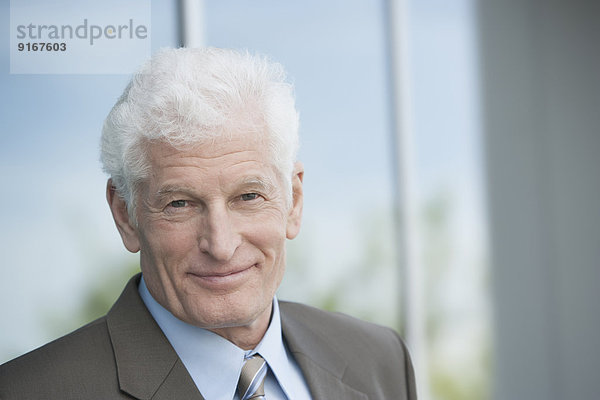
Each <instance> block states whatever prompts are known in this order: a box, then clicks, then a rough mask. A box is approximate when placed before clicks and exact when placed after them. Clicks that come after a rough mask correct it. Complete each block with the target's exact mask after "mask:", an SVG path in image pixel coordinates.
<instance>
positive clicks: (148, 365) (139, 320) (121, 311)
mask: <svg viewBox="0 0 600 400" xmlns="http://www.w3.org/2000/svg"><path fill="white" fill-rule="evenodd" d="M139 280H140V275H139V274H138V275H137V276H135V277H134V278H132V279H131V280H130V281H129V283H128V284H127V286H126V287H125V290H124V291H123V293H122V294H121V297H119V299H118V300H117V302H116V303H115V305H114V306H113V307H112V308H111V310H110V311H109V312H108V314H107V317H106V320H107V325H108V330H109V334H110V338H111V342H112V345H113V350H114V354H115V360H116V363H117V373H118V378H119V385H120V388H121V390H123V391H124V392H126V393H128V394H130V395H131V396H133V397H135V398H138V399H157V400H158V399H168V398H171V399H173V398H185V399H202V396H201V395H200V392H199V391H198V389H197V388H196V385H195V384H194V381H193V380H192V378H191V377H190V375H189V374H188V372H187V370H186V369H185V367H184V366H183V364H182V363H181V360H179V357H178V356H177V353H175V350H173V348H172V347H171V344H170V343H169V341H168V340H167V338H166V337H165V336H164V334H163V333H162V331H161V330H160V328H159V326H158V325H157V324H156V322H155V321H154V319H153V318H152V315H151V314H150V312H149V311H148V309H147V308H146V306H145V305H144V303H143V301H142V299H141V298H140V296H139V294H138V290H137V285H138V283H139Z"/></svg>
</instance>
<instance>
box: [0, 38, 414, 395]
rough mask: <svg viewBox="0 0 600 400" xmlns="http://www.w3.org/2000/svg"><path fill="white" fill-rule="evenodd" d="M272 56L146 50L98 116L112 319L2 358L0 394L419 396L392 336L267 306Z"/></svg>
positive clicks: (283, 173)
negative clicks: (113, 281) (119, 280)
mask: <svg viewBox="0 0 600 400" xmlns="http://www.w3.org/2000/svg"><path fill="white" fill-rule="evenodd" d="M284 79H285V77H284V72H283V70H282V68H281V67H280V66H279V65H278V64H273V63H270V62H268V61H267V60H266V59H264V58H261V57H257V56H252V55H249V54H246V53H238V52H235V51H230V50H218V49H177V50H174V49H171V50H163V51H161V52H159V53H158V54H156V55H155V56H154V57H153V58H152V60H150V62H149V63H147V64H146V65H145V66H144V67H143V68H142V69H141V70H140V71H139V72H138V73H137V74H136V75H135V76H134V78H133V79H132V81H131V83H130V84H129V86H128V87H127V88H126V90H125V92H124V93H123V95H122V96H121V98H120V99H119V101H118V102H117V104H116V105H115V106H114V108H113V109H112V111H111V112H110V114H109V115H108V117H107V119H106V122H105V125H104V129H103V133H102V162H103V164H104V169H105V170H106V172H107V173H108V174H109V175H110V179H109V180H108V185H107V190H106V195H107V199H108V204H109V206H110V209H111V211H112V215H113V218H114V221H115V224H116V226H117V229H118V231H119V233H120V235H121V238H122V240H123V243H124V245H125V247H126V248H127V250H129V251H131V252H134V253H135V252H139V253H140V266H141V270H142V274H141V275H138V276H135V277H134V278H133V279H132V280H131V281H130V282H129V283H128V284H127V286H126V287H125V289H124V291H123V293H122V295H121V297H120V298H119V299H118V300H117V302H116V303H115V305H114V306H113V307H112V308H111V310H110V311H109V312H108V314H107V315H106V316H104V317H102V318H100V319H98V320H96V321H93V322H91V323H90V324H88V325H86V326H84V327H82V328H80V329H79V330H77V331H75V332H73V333H71V334H69V335H67V336H65V337H62V338H60V339H58V340H56V341H54V342H52V343H50V344H48V345H45V346H43V347H41V348H40V349H37V350H35V351H33V352H31V353H29V354H26V355H24V356H21V357H19V358H17V359H15V360H13V361H10V362H8V363H6V364H4V365H3V366H2V367H0V398H2V399H120V398H123V399H126V398H127V399H130V398H136V399H202V398H204V399H207V400H212V399H228V400H229V399H241V400H245V399H264V398H266V399H269V400H275V399H290V400H301V399H310V398H312V399H327V400H330V399H345V400H349V399H394V400H401V399H415V398H416V395H415V385H414V377H413V371H412V366H411V363H410V359H409V356H408V354H407V351H406V349H405V347H404V345H403V343H402V341H401V340H400V338H399V337H398V336H397V335H396V333H395V332H393V331H392V330H390V329H387V328H383V327H379V326H375V325H372V324H368V323H365V322H361V321H358V320H355V319H353V318H350V317H347V316H344V315H340V314H331V313H326V312H323V311H319V310H316V309H313V308H310V307H307V306H304V305H300V304H292V303H286V302H279V301H277V299H276V298H275V292H276V290H277V288H278V286H279V284H280V282H281V279H282V277H283V273H284V269H285V241H286V239H293V238H294V237H295V236H296V235H297V234H298V231H299V229H300V221H301V216H302V201H303V196H302V179H303V167H302V164H300V163H299V162H295V157H296V151H297V147H298V134H297V132H298V116H297V112H296V110H295V105H294V99H293V95H292V88H291V86H290V85H289V84H287V83H286V82H285V80H284Z"/></svg>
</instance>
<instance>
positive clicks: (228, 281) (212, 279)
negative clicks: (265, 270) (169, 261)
mask: <svg viewBox="0 0 600 400" xmlns="http://www.w3.org/2000/svg"><path fill="white" fill-rule="evenodd" d="M257 266H258V265H257V264H252V265H250V266H248V267H245V268H240V269H235V270H232V271H224V272H211V273H200V272H188V276H190V277H191V278H192V279H194V281H195V282H197V283H198V284H199V285H200V286H203V287H206V288H208V289H227V288H230V287H235V286H239V285H240V284H241V283H243V282H244V281H245V280H246V278H247V277H248V276H249V275H250V273H251V271H252V269H253V268H255V267H257Z"/></svg>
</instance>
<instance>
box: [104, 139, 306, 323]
mask: <svg viewBox="0 0 600 400" xmlns="http://www.w3.org/2000/svg"><path fill="white" fill-rule="evenodd" d="M148 154H149V160H150V165H151V171H150V175H149V176H150V177H149V178H148V179H147V180H146V182H145V183H144V185H143V189H142V190H141V191H140V193H139V196H138V203H137V204H138V208H137V218H138V225H137V227H136V228H131V229H132V231H133V233H132V234H131V235H132V236H133V237H132V238H129V239H127V238H126V237H124V241H125V244H126V246H127V247H128V249H129V250H131V251H136V247H139V250H140V254H141V255H140V263H141V268H142V272H143V274H144V279H145V281H146V284H147V286H148V289H149V290H150V292H151V293H152V295H153V297H154V298H155V299H156V300H157V301H158V302H159V303H160V304H161V305H162V306H163V307H165V308H167V309H168V310H169V311H171V313H173V314H174V315H175V316H176V317H178V318H179V319H181V320H183V321H185V322H188V323H190V324H193V325H196V326H200V327H203V328H208V329H218V328H228V327H238V326H249V325H251V324H253V323H254V322H255V321H257V320H260V321H262V322H263V323H268V318H269V316H270V312H271V301H272V298H273V295H274V294H275V291H276V289H277V287H278V286H279V284H280V282H281V279H282V277H283V273H284V269H285V240H286V238H289V239H291V238H293V237H295V236H296V234H297V233H298V230H299V226H300V214H301V208H302V204H301V203H302V190H301V179H302V171H301V167H300V164H298V165H297V167H296V169H295V172H294V179H293V186H294V189H295V195H294V204H293V205H292V207H291V208H290V207H288V206H287V203H286V195H287V193H285V191H284V187H285V186H284V185H283V182H282V178H281V177H280V176H279V175H278V174H277V172H276V170H275V168H274V166H273V165H272V164H271V162H270V157H269V154H268V151H267V149H266V146H265V145H264V144H263V143H262V142H260V141H258V140H253V139H248V137H246V138H244V137H242V136H240V135H237V134H236V135H233V137H232V138H231V139H217V140H215V141H214V142H211V143H209V144H207V145H202V146H199V147H196V148H194V149H190V150H186V151H178V150H176V149H174V148H173V147H171V146H169V145H167V144H164V143H154V144H151V145H149V153H148ZM115 218H116V217H115ZM120 231H121V234H122V235H123V234H124V232H123V229H122V228H120ZM125 234H126V233H125ZM127 240H129V245H128V243H127ZM132 243H133V244H132ZM136 244H137V246H136Z"/></svg>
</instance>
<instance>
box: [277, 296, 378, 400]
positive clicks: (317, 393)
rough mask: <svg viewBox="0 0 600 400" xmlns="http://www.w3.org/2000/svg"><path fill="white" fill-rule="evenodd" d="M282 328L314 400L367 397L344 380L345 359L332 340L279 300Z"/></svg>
mask: <svg viewBox="0 0 600 400" xmlns="http://www.w3.org/2000/svg"><path fill="white" fill-rule="evenodd" d="M280 310H281V329H282V331H283V337H284V340H285V341H286V344H287V346H288V349H289V350H290V352H291V353H292V354H293V355H294V358H295V359H296V361H297V362H298V365H299V366H300V369H301V370H302V373H303V374H304V378H305V379H306V382H307V384H308V386H309V388H310V391H311V394H312V396H313V399H314V400H321V399H322V400H327V399H342V398H343V399H345V400H367V399H368V397H367V395H366V394H364V393H362V392H360V391H358V390H356V389H354V388H352V387H351V386H350V385H348V384H347V383H345V382H344V381H343V377H344V373H345V371H346V368H347V367H348V365H347V362H346V361H345V360H344V359H343V358H342V357H341V356H340V353H339V352H338V351H336V349H335V347H334V344H333V342H332V341H331V340H330V339H329V338H327V337H323V336H320V335H319V334H318V333H316V332H315V331H314V330H311V329H309V328H308V327H310V326H311V321H310V319H307V318H306V317H307V316H306V315H302V316H300V315H297V314H296V312H295V310H294V308H293V307H288V305H287V304H286V303H280Z"/></svg>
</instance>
